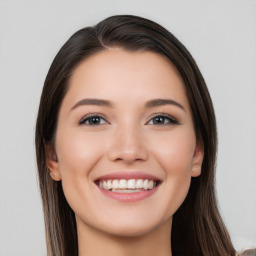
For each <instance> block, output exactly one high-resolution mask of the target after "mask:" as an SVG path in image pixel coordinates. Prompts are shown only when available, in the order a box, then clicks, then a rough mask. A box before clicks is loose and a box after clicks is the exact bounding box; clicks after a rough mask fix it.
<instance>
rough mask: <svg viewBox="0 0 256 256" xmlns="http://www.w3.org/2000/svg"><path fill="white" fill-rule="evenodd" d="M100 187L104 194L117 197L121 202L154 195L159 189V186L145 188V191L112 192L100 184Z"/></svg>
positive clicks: (113, 197)
mask: <svg viewBox="0 0 256 256" xmlns="http://www.w3.org/2000/svg"><path fill="white" fill-rule="evenodd" d="M98 188H99V189H100V191H101V192H102V193H103V195H105V196H107V197H110V198H112V199H116V200H118V201H121V202H136V201H140V200H143V199H145V198H148V197H150V196H152V195H153V194H154V193H155V192H156V191H157V189H158V186H156V187H154V188H153V189H151V190H145V191H141V192H135V193H118V192H112V191H110V190H105V189H102V188H101V187H99V186H98Z"/></svg>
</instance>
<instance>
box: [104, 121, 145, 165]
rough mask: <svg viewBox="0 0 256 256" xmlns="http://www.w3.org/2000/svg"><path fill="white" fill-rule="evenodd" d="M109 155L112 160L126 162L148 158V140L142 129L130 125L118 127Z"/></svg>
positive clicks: (130, 162)
mask: <svg viewBox="0 0 256 256" xmlns="http://www.w3.org/2000/svg"><path fill="white" fill-rule="evenodd" d="M108 155H109V159H110V160H111V161H122V162H124V163H126V164H132V163H134V162H136V161H145V160H147V158H148V151H147V147H146V141H145V139H144V137H143V134H142V132H141V131H140V129H139V128H138V127H131V126H128V125H126V126H122V127H119V128H117V130H116V131H115V133H114V136H113V137H112V142H111V146H110V148H109V153H108Z"/></svg>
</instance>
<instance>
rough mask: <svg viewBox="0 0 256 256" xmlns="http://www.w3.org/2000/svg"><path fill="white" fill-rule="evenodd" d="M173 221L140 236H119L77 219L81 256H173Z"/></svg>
mask: <svg viewBox="0 0 256 256" xmlns="http://www.w3.org/2000/svg"><path fill="white" fill-rule="evenodd" d="M171 222H172V221H171V220H168V221H167V222H166V223H164V224H162V225H161V226H159V227H157V228H156V229H155V230H153V231H151V232H149V233H147V234H143V235H139V236H132V237H127V236H117V235H112V234H107V233H105V232H103V231H101V230H97V229H94V228H92V227H90V226H88V225H86V224H84V223H81V222H80V221H79V220H78V219H77V231H78V250H79V254H78V255H79V256H102V255H105V256H120V255H122V256H130V255H133V256H141V255H147V256H155V255H161V256H172V253H171V224H172V223H171Z"/></svg>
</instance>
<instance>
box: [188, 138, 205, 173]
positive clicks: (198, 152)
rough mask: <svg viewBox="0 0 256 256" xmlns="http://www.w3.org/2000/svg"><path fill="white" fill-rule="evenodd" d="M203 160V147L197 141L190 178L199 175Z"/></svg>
mask: <svg viewBox="0 0 256 256" xmlns="http://www.w3.org/2000/svg"><path fill="white" fill-rule="evenodd" d="M203 159H204V146H203V143H202V142H201V141H197V143H196V147H195V151H194V155H193V162H192V168H191V177H198V176H199V175H200V174H201V169H202V163H203Z"/></svg>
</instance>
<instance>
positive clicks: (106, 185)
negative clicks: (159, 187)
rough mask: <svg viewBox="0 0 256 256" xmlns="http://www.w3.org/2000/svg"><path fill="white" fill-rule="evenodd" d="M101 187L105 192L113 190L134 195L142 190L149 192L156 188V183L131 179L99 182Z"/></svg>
mask: <svg viewBox="0 0 256 256" xmlns="http://www.w3.org/2000/svg"><path fill="white" fill-rule="evenodd" d="M99 186H100V187H101V188H103V189H105V190H112V191H113V192H119V193H134V192H139V191H141V190H142V189H144V190H149V189H153V188H154V187H155V186H156V182H155V181H153V180H148V179H145V180H143V179H138V180H135V179H130V180H124V179H121V180H117V179H115V180H107V181H105V180H104V181H102V180H101V181H99Z"/></svg>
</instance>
